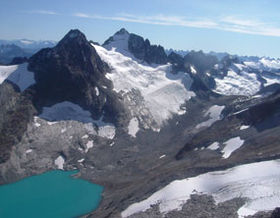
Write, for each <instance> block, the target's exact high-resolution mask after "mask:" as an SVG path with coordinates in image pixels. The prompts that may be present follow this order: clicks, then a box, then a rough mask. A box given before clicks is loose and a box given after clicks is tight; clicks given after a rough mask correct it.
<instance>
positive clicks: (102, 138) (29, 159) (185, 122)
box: [0, 29, 280, 218]
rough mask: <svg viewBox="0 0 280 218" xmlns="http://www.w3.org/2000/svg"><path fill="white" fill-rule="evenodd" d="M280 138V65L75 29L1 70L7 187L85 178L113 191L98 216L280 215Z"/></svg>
mask: <svg viewBox="0 0 280 218" xmlns="http://www.w3.org/2000/svg"><path fill="white" fill-rule="evenodd" d="M21 43H22V42H21ZM23 43H24V44H26V45H28V44H29V45H30V44H31V43H29V41H28V40H26V41H24V42H23ZM45 45H49V44H45ZM5 46H6V45H5ZM5 46H3V51H5V52H3V53H5V54H9V52H11V51H12V52H11V53H13V52H14V53H16V52H17V54H21V55H25V53H21V52H22V50H20V49H18V45H9V46H6V47H5ZM21 49H23V51H24V49H26V48H21ZM36 49H38V47H37V48H36ZM178 53H179V54H178ZM180 53H181V54H180ZM28 57H29V56H28ZM279 133H280V60H278V59H272V58H265V57H238V56H234V55H229V54H227V53H222V54H220V53H219V54H217V53H204V52H202V51H189V52H187V53H183V52H182V51H180V52H176V51H174V50H169V51H168V52H166V50H165V49H164V48H163V47H162V46H160V45H153V44H151V42H150V41H149V40H148V39H145V38H144V37H142V36H139V35H136V34H134V33H130V32H128V31H127V30H125V29H120V30H119V31H117V32H116V33H115V34H113V35H112V36H110V37H108V39H107V40H105V42H104V43H103V44H102V45H99V44H96V43H93V42H92V41H89V40H88V39H87V38H86V36H85V35H84V34H83V33H82V32H81V31H79V30H77V29H75V30H70V31H69V32H68V33H67V34H66V35H65V36H64V37H63V38H62V39H61V40H60V41H59V42H58V43H57V44H56V45H54V46H50V47H46V48H42V49H40V50H39V51H38V52H36V53H35V54H33V55H31V56H30V57H29V58H28V59H22V60H21V63H14V64H12V65H1V66H0V184H7V183H11V182H15V181H17V180H19V179H22V178H25V177H28V176H32V175H36V174H40V173H42V172H46V171H49V170H56V169H59V170H73V169H75V170H78V171H79V173H78V174H77V176H80V177H82V178H84V179H87V180H88V181H90V182H94V183H97V184H100V185H102V186H103V187H104V191H103V194H102V201H101V203H100V205H99V207H98V208H97V209H96V210H95V211H92V212H91V213H90V214H87V215H86V216H87V217H98V218H99V217H100V218H105V217H106V218H120V217H122V218H126V217H129V218H144V217H146V218H148V217H152V218H154V217H156V218H174V217H176V218H177V217H178V218H181V217H182V218H183V217H190V218H201V217H210V218H211V217H215V218H225V217H227V218H236V217H238V216H239V217H245V216H247V215H252V217H254V218H259V217H262V218H270V217H273V218H274V217H277V216H274V215H273V214H275V213H279V210H278V209H275V208H276V207H279V205H280V202H279V197H280V191H279V187H280V179H279V178H280V173H279V167H280V164H279V160H280V159H279V158H280V143H279V142H280V134H279ZM77 200H78V199H77ZM273 210H274V212H273ZM275 211H276V212H275ZM277 211H278V212H277ZM278 215H279V214H278Z"/></svg>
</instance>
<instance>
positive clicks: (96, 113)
mask: <svg viewBox="0 0 280 218" xmlns="http://www.w3.org/2000/svg"><path fill="white" fill-rule="evenodd" d="M29 70H30V71H33V72H34V74H35V80H36V85H35V86H34V89H35V91H36V95H35V97H34V103H35V105H36V106H37V107H38V108H41V107H42V106H46V105H52V104H55V103H58V102H62V101H71V102H73V103H76V104H79V105H80V106H82V107H83V108H85V109H87V110H90V111H91V113H92V115H93V117H94V118H98V117H100V116H101V114H102V113H103V112H104V110H105V112H106V111H107V112H108V114H109V115H110V116H111V117H113V118H114V117H117V116H116V115H117V114H116V113H117V112H116V110H117V109H116V108H114V106H113V105H116V101H117V100H116V99H117V97H116V96H115V94H114V93H112V92H110V91H109V90H111V88H112V84H111V82H110V81H109V80H108V79H106V78H105V73H106V72H108V71H109V68H108V66H107V65H106V64H105V63H104V62H103V61H102V60H101V59H100V57H99V56H98V54H97V53H96V51H95V49H94V47H92V46H91V45H90V43H89V42H88V41H87V39H86V37H85V35H84V34H83V33H81V32H80V31H79V30H71V31H70V32H69V33H68V34H67V35H66V36H65V37H64V38H63V39H62V40H61V41H60V42H59V43H58V44H57V46H55V47H54V48H46V49H42V50H41V51H39V52H38V53H36V54H35V55H34V56H32V57H31V58H30V61H29ZM96 89H98V90H99V91H98V92H99V93H97V91H96ZM117 107H120V106H117ZM120 108H121V107H120Z"/></svg>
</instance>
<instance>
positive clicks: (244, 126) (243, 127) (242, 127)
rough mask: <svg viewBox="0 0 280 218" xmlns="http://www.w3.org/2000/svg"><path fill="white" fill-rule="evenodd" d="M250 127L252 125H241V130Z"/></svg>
mask: <svg viewBox="0 0 280 218" xmlns="http://www.w3.org/2000/svg"><path fill="white" fill-rule="evenodd" d="M248 128H250V126H246V125H242V126H240V130H244V129H248Z"/></svg>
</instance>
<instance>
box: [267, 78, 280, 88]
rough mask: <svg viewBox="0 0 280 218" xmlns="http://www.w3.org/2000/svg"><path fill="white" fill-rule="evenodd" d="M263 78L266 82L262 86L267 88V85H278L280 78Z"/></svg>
mask: <svg viewBox="0 0 280 218" xmlns="http://www.w3.org/2000/svg"><path fill="white" fill-rule="evenodd" d="M263 78H264V79H265V80H266V83H265V84H264V86H265V87H266V86H269V85H272V84H275V83H280V77H279V76H278V77H277V76H276V75H275V76H268V75H266V76H263Z"/></svg>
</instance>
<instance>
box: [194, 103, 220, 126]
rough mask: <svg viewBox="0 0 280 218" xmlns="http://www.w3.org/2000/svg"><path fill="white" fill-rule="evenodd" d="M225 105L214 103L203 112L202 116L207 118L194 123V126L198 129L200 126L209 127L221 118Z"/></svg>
mask: <svg viewBox="0 0 280 218" xmlns="http://www.w3.org/2000/svg"><path fill="white" fill-rule="evenodd" d="M224 108H225V106H219V105H214V106H212V107H210V108H209V109H208V110H207V111H206V112H205V113H204V117H209V119H208V120H206V121H204V122H202V123H199V124H198V125H196V127H195V128H197V129H199V128H201V127H209V126H211V125H212V124H213V123H215V122H216V121H218V120H220V119H222V111H223V110H224Z"/></svg>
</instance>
